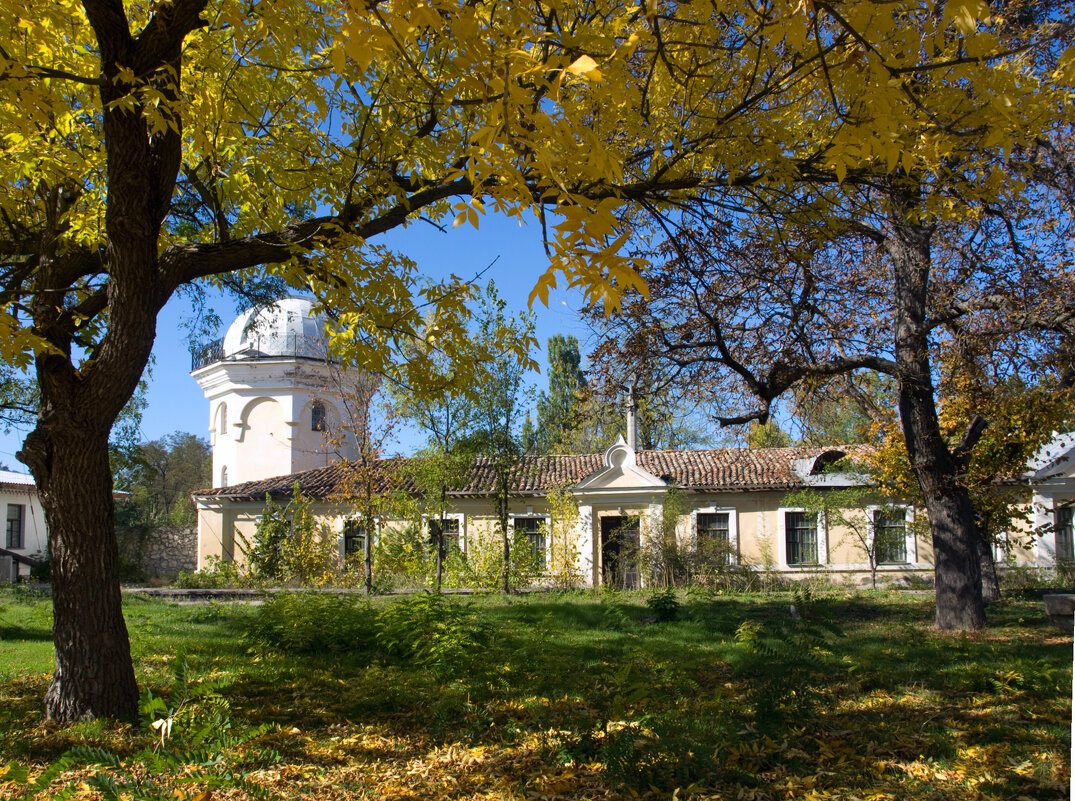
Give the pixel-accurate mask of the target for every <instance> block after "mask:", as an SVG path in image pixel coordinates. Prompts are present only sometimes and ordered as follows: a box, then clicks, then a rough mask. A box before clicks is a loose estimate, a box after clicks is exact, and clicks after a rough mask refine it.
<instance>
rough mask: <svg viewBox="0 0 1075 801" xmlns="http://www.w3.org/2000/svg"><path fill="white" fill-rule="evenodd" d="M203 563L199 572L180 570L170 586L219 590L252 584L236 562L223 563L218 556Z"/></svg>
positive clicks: (208, 558) (185, 588)
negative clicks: (204, 564) (203, 565)
mask: <svg viewBox="0 0 1075 801" xmlns="http://www.w3.org/2000/svg"><path fill="white" fill-rule="evenodd" d="M205 562H206V566H205V567H203V568H202V569H201V570H195V571H193V572H189V571H186V570H180V571H179V574H178V575H177V576H176V577H175V580H174V581H172V586H173V587H178V588H180V589H184V590H219V589H227V588H230V587H249V586H251V585H252V584H253V583H254V581H253V579H252V578H251V576H250V575H249V574H247V573H246V572H244V571H243V569H242V567H241V566H240V565H239V563H238V562H229V561H225V560H223V559H221V558H220V557H218V556H209V557H206V560H205Z"/></svg>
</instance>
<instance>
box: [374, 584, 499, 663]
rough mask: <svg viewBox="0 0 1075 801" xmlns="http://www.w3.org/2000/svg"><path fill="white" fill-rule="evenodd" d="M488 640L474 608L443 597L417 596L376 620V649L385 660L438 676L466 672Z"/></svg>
mask: <svg viewBox="0 0 1075 801" xmlns="http://www.w3.org/2000/svg"><path fill="white" fill-rule="evenodd" d="M487 639H488V637H487V631H486V629H485V627H484V626H483V625H482V624H481V623H480V622H479V620H478V618H477V615H476V614H475V613H474V610H473V609H472V608H471V606H470V605H469V604H463V603H458V602H455V601H451V600H448V599H447V598H445V597H444V596H443V595H434V594H432V593H417V594H415V595H411V596H409V597H407V598H404V599H402V600H400V601H397V602H395V603H393V604H391V605H390V606H388V607H386V608H385V609H384V610H383V611H382V612H381V613H380V614H379V615H378V616H377V645H378V646H379V647H380V649H381V651H382V652H383V653H384V655H385V656H387V657H389V658H392V659H398V660H400V661H407V662H412V663H415V664H419V665H423V666H425V667H427V668H429V669H430V670H432V671H434V672H435V673H440V674H452V673H456V672H458V671H459V670H461V669H464V668H465V667H467V666H468V665H469V664H470V661H471V658H472V656H474V655H476V654H477V653H479V652H480V651H481V650H482V649H483V647H484V645H485V643H486V642H487Z"/></svg>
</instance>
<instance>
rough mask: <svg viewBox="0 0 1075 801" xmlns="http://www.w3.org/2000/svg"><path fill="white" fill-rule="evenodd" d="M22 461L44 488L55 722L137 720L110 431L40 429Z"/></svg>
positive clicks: (50, 705)
mask: <svg viewBox="0 0 1075 801" xmlns="http://www.w3.org/2000/svg"><path fill="white" fill-rule="evenodd" d="M20 456H21V457H24V459H25V460H26V461H27V462H28V463H29V464H30V467H31V469H32V471H33V473H34V478H35V480H36V481H37V484H38V486H39V487H41V489H42V492H41V502H42V505H43V506H44V508H45V518H46V520H47V522H48V527H49V562H50V568H51V572H52V598H53V627H52V633H53V640H54V642H55V646H56V670H55V673H54V674H53V677H52V684H51V686H50V687H49V689H48V693H47V694H46V696H45V714H46V717H48V718H49V719H50V720H55V721H60V722H64V723H69V722H72V721H76V720H86V719H91V718H95V717H111V718H119V719H125V720H132V719H134V718H135V717H136V716H137V714H138V687H137V685H136V683H135V678H134V668H133V666H132V664H131V649H130V644H129V640H128V637H127V626H126V624H125V623H124V620H123V610H122V607H121V603H120V589H119V551H118V548H117V546H116V537H115V528H114V526H113V507H112V475H111V471H110V469H109V463H108V429H107V428H106V429H103V430H99V431H83V430H78V429H77V428H76V429H71V428H67V429H61V430H58V431H57V430H53V431H51V432H50V434H49V435H45V434H44V433H43V432H42V431H41V430H40V429H38V430H37V431H35V432H34V433H33V434H31V435H30V436H29V437H27V440H26V443H25V445H24V446H23V451H22V453H21V454H20Z"/></svg>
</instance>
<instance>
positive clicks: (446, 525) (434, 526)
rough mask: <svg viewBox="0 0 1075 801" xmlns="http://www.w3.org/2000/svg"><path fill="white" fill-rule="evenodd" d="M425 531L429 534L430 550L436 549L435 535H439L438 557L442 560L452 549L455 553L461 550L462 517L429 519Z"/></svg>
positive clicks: (459, 515)
mask: <svg viewBox="0 0 1075 801" xmlns="http://www.w3.org/2000/svg"><path fill="white" fill-rule="evenodd" d="M426 530H427V531H428V534H429V548H430V550H432V549H434V548H436V547H437V534H438V532H439V533H440V546H441V552H440V556H441V559H442V560H443V559H444V558H445V557H447V556H448V554H449V553H450V552H451V550H452V549H455V550H457V551H459V550H462V548H463V537H462V534H463V515H461V514H451V515H445V516H444V517H431V518H429V519H428V520H427V521H426Z"/></svg>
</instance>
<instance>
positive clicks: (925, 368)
mask: <svg viewBox="0 0 1075 801" xmlns="http://www.w3.org/2000/svg"><path fill="white" fill-rule="evenodd" d="M889 199H890V201H891V203H892V207H891V221H892V223H893V229H894V234H893V236H892V237H890V238H889V241H888V242H887V249H888V253H889V255H890V256H891V257H892V262H893V266H894V279H895V307H896V308H895V314H896V337H895V343H894V345H895V354H896V365H897V374H898V379H899V410H900V423H901V425H902V427H903V435H904V441H905V443H906V446H907V455H908V457H909V458H910V462H911V468H912V469H913V471H914V474H915V477H916V478H917V479H918V484H919V487H920V488H921V490H922V497H923V499H924V501H925V505H926V511H927V513H928V514H929V524H930V532H931V534H932V537H933V559H934V577H935V581H936V605H937V611H936V625H937V628H939V629H947V630H956V631H966V630H976V629H980V628H983V627H984V626H985V622H986V621H985V606H984V604H983V603H982V574H981V565H980V563H979V561H978V546H977V539H978V532H977V523H976V521H975V515H974V507H973V505H972V504H971V499H970V494H969V493H968V492H967V490H966V488H965V487H963V486H962V485H961V484H960V483H959V465H958V463H957V460H956V459H955V457H954V456H953V454H952V452H951V450H950V449H949V447H948V443H947V442H946V441H945V439H944V437H943V436H942V435H941V430H940V421H939V420H938V418H937V404H936V398H935V395H934V388H933V377H932V372H931V369H930V367H931V366H930V358H929V356H930V354H929V339H928V326H927V322H926V315H927V311H928V298H929V281H930V268H931V266H932V264H931V262H932V254H931V248H930V238H931V236H932V230H931V229H929V228H928V227H926V226H923V225H921V224H916V223H913V222H910V220H911V219H912V217H913V214H914V212H915V210H916V208H917V204H916V197H915V194H914V192H913V191H911V190H908V189H907V188H906V187H902V186H894V187H893V188H891V189H890V191H889Z"/></svg>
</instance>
